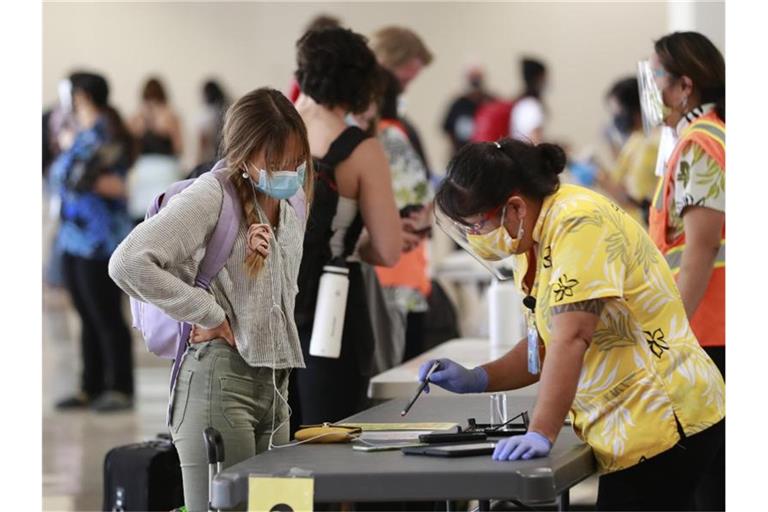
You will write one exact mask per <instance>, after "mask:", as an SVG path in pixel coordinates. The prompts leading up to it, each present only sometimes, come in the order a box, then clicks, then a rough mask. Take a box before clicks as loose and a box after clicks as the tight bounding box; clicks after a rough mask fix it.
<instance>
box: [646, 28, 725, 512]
mask: <svg viewBox="0 0 768 512" xmlns="http://www.w3.org/2000/svg"><path fill="white" fill-rule="evenodd" d="M654 50H655V51H654V53H653V54H652V55H651V58H650V60H649V61H648V62H646V63H641V65H640V76H639V81H640V84H641V86H643V87H644V90H643V98H644V102H643V115H644V121H645V123H646V125H647V126H654V125H659V124H664V125H666V126H668V127H671V128H673V129H674V130H675V133H676V135H677V142H676V144H675V147H674V149H673V151H672V153H671V155H670V157H669V158H668V159H667V161H666V165H665V169H664V175H663V177H662V178H661V179H660V180H659V185H658V187H657V189H656V193H655V194H654V198H653V204H652V206H651V209H650V234H651V238H652V239H653V241H654V242H655V243H656V245H657V247H658V248H659V250H660V251H661V252H662V254H663V255H664V258H665V259H666V260H667V263H668V264H669V266H670V268H671V269H672V272H673V274H674V275H675V278H676V281H677V287H678V289H679V290H680V296H681V297H682V301H683V305H684V306H685V312H686V314H687V316H688V318H689V319H690V322H691V327H692V329H693V332H694V334H695V335H696V337H697V338H698V340H699V343H701V345H702V346H703V347H704V350H705V351H706V352H707V353H708V354H709V355H710V357H712V359H713V360H714V361H715V363H716V364H717V366H718V368H719V369H720V372H721V373H722V374H723V378H725V60H724V59H723V56H722V54H721V53H720V51H719V50H718V49H717V48H716V47H715V46H714V45H713V44H712V42H711V41H709V39H707V38H706V37H705V36H703V35H701V34H699V33H696V32H675V33H672V34H669V35H666V36H664V37H662V38H661V39H659V40H658V41H656V43H655V45H654ZM649 75H650V76H649ZM718 460H719V462H718V463H716V464H715V465H714V466H713V467H712V468H711V474H710V475H709V477H710V478H709V479H708V480H707V482H705V485H703V486H702V487H701V489H700V493H699V494H698V495H697V505H699V506H701V507H704V508H705V509H706V510H722V509H723V507H724V506H725V448H724V447H722V448H721V450H720V453H719V454H718Z"/></svg>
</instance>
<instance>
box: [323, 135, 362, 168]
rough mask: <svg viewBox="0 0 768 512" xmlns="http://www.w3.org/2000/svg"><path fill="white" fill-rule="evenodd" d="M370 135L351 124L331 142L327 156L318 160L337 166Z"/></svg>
mask: <svg viewBox="0 0 768 512" xmlns="http://www.w3.org/2000/svg"><path fill="white" fill-rule="evenodd" d="M368 137H369V135H367V134H366V133H365V132H364V131H363V130H361V129H360V128H358V127H357V126H349V127H347V129H346V130H344V131H343V132H341V135H339V136H338V137H336V140H334V141H333V142H332V143H331V145H330V147H329V148H328V152H327V153H326V154H325V156H324V157H322V158H319V159H318V160H320V161H321V162H322V163H323V164H325V165H327V166H328V167H331V168H335V167H336V166H337V165H338V164H339V163H341V162H343V161H344V160H346V159H347V158H349V155H351V154H352V152H353V151H354V150H355V148H356V147H357V146H358V145H360V143H361V142H363V141H364V140H365V139H367V138H368Z"/></svg>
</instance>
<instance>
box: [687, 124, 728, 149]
mask: <svg viewBox="0 0 768 512" xmlns="http://www.w3.org/2000/svg"><path fill="white" fill-rule="evenodd" d="M690 130H691V132H694V131H703V132H707V133H708V134H709V135H711V136H712V137H714V138H715V139H716V140H717V141H718V142H720V143H721V144H722V145H725V130H723V129H722V128H720V127H719V126H717V125H716V124H714V123H708V122H706V121H701V122H698V123H696V124H694V125H692V126H691V128H690Z"/></svg>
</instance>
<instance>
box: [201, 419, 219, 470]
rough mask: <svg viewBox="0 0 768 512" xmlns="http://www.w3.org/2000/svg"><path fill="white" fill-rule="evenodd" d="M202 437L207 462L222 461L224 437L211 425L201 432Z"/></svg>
mask: <svg viewBox="0 0 768 512" xmlns="http://www.w3.org/2000/svg"><path fill="white" fill-rule="evenodd" d="M203 439H204V440H205V449H206V452H207V453H208V464H216V463H217V462H224V439H223V438H222V437H221V432H219V431H218V430H216V429H215V428H213V427H208V428H206V429H205V432H203Z"/></svg>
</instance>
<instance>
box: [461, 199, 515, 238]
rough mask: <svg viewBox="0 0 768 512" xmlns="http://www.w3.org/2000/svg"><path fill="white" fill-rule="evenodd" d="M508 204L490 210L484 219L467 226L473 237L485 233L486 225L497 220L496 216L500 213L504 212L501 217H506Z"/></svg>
mask: <svg viewBox="0 0 768 512" xmlns="http://www.w3.org/2000/svg"><path fill="white" fill-rule="evenodd" d="M506 206H507V205H506V204H504V205H499V206H497V207H496V208H494V209H492V210H488V211H487V212H485V213H483V214H482V217H481V218H480V220H479V221H477V222H475V223H474V224H469V225H468V226H467V232H468V233H470V234H472V235H480V234H482V233H483V228H485V225H486V224H488V222H490V221H492V220H495V219H496V216H497V215H498V214H499V211H501V212H502V214H501V217H502V218H503V217H504V213H506Z"/></svg>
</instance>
